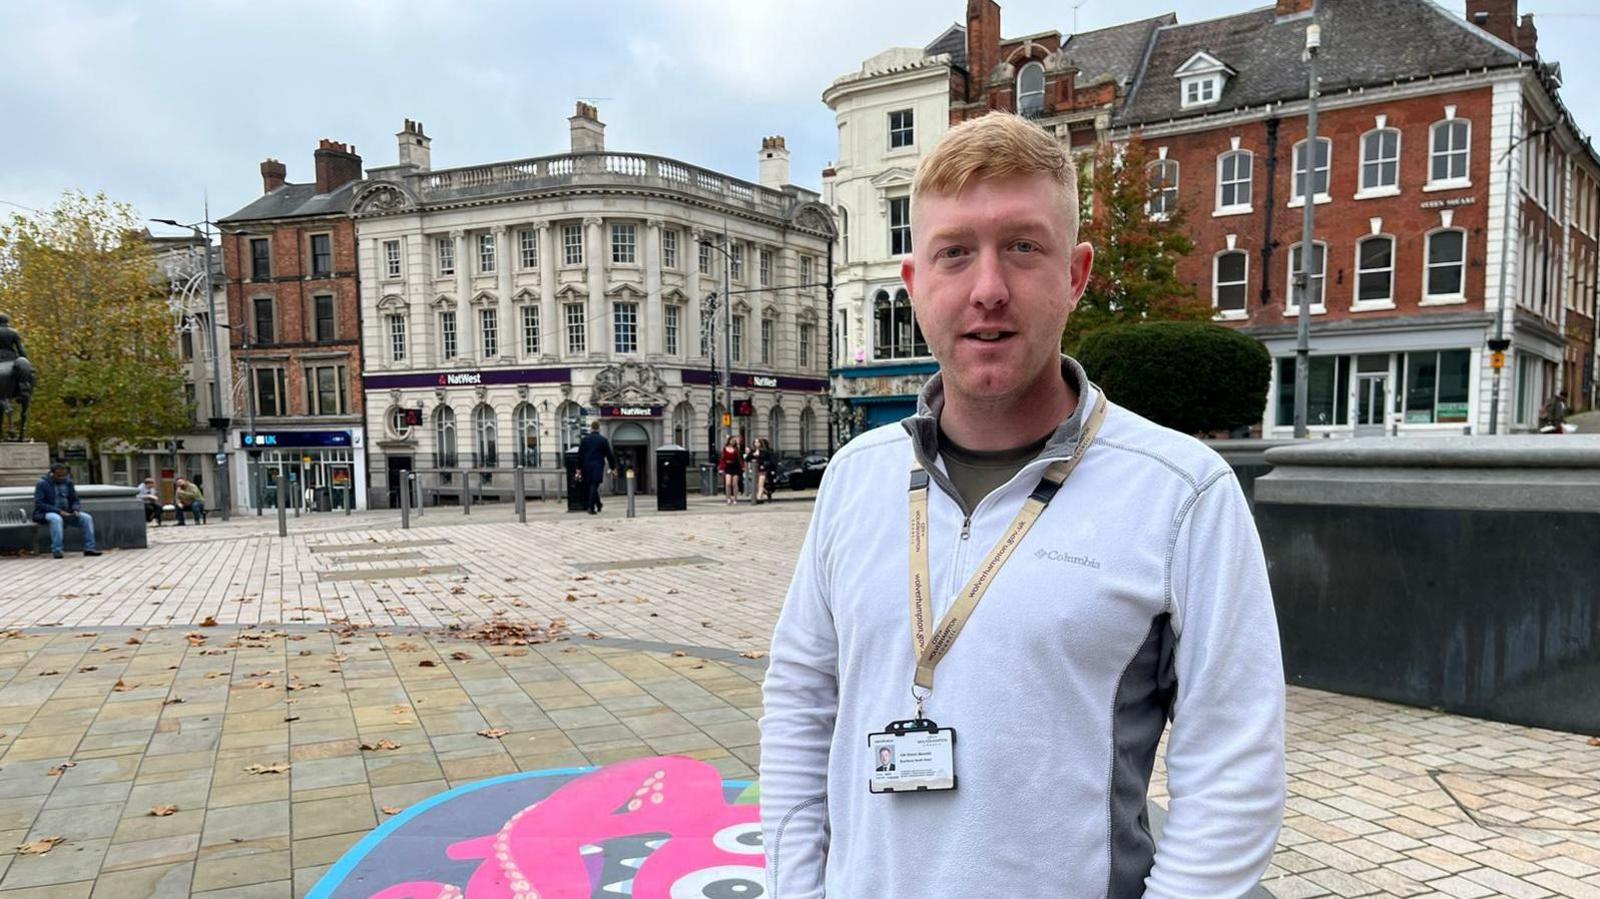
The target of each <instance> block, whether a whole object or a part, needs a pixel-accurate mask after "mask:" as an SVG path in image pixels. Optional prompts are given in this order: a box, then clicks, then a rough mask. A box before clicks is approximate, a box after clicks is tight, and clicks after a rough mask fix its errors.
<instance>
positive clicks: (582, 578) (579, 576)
mask: <svg viewBox="0 0 1600 899" xmlns="http://www.w3.org/2000/svg"><path fill="white" fill-rule="evenodd" d="M572 579H573V580H575V581H586V580H588V579H589V576H588V575H587V574H575V575H573V576H572Z"/></svg>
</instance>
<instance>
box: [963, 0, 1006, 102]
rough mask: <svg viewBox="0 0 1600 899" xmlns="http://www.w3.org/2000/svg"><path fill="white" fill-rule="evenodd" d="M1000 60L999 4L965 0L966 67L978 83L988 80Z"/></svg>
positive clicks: (988, 0)
mask: <svg viewBox="0 0 1600 899" xmlns="http://www.w3.org/2000/svg"><path fill="white" fill-rule="evenodd" d="M999 61H1000V4H998V3H996V2H994V0H967V69H968V70H969V71H970V72H971V73H972V79H973V81H974V82H976V83H977V84H978V85H980V86H981V85H983V84H984V83H985V82H987V81H988V80H989V73H990V72H992V71H994V66H995V63H997V62H999Z"/></svg>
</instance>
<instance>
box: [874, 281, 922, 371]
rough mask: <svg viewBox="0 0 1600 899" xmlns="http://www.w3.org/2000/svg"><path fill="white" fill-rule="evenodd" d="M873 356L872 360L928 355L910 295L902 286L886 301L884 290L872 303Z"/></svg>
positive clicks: (887, 294)
mask: <svg viewBox="0 0 1600 899" xmlns="http://www.w3.org/2000/svg"><path fill="white" fill-rule="evenodd" d="M872 319H873V325H874V327H873V332H874V333H873V335H872V357H873V358H874V359H911V358H915V357H918V356H926V355H928V342H927V340H926V339H924V338H923V336H922V326H921V325H919V324H917V316H916V313H915V312H914V311H913V310H912V307H911V295H910V294H909V293H906V289H905V288H904V287H902V288H899V289H898V290H896V291H895V292H894V299H892V300H891V299H890V298H889V292H888V291H887V290H880V291H878V293H877V294H876V295H875V297H874V299H873V301H872Z"/></svg>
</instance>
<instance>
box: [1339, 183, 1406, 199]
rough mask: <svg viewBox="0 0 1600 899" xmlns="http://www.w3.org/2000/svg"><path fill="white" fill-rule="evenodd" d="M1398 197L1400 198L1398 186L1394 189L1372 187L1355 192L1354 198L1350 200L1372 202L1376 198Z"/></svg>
mask: <svg viewBox="0 0 1600 899" xmlns="http://www.w3.org/2000/svg"><path fill="white" fill-rule="evenodd" d="M1398 196H1400V188H1399V187H1398V186H1396V187H1372V188H1367V189H1365V190H1358V191H1356V192H1355V196H1353V197H1351V199H1352V200H1374V199H1377V198H1378V197H1398Z"/></svg>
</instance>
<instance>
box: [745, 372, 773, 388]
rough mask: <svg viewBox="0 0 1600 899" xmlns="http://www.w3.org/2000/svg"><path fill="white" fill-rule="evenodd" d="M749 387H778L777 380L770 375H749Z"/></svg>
mask: <svg viewBox="0 0 1600 899" xmlns="http://www.w3.org/2000/svg"><path fill="white" fill-rule="evenodd" d="M750 386H752V387H777V386H778V379H777V378H776V377H774V376H772V375H751V376H750Z"/></svg>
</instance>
